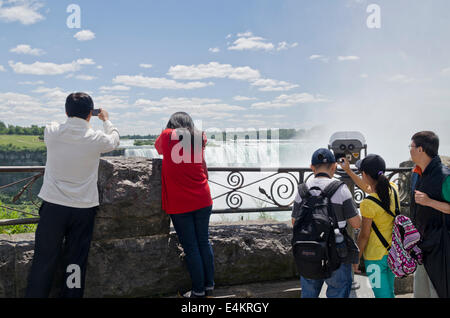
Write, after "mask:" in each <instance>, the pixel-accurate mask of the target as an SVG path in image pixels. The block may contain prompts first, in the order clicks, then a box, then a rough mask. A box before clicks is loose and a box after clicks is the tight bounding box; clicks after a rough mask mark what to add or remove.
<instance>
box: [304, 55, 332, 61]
mask: <svg viewBox="0 0 450 318" xmlns="http://www.w3.org/2000/svg"><path fill="white" fill-rule="evenodd" d="M309 59H310V60H312V61H313V60H319V61H321V62H323V63H328V61H329V60H330V59H329V58H328V57H326V56H323V55H320V54H313V55H311V56H310V57H309Z"/></svg>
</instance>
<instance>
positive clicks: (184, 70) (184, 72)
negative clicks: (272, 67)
mask: <svg viewBox="0 0 450 318" xmlns="http://www.w3.org/2000/svg"><path fill="white" fill-rule="evenodd" d="M167 74H168V75H170V76H171V77H173V78H174V79H189V80H199V79H205V78H229V79H236V80H252V79H257V78H259V77H260V76H261V75H260V74H259V71H257V70H254V69H252V68H251V67H248V66H244V67H233V66H231V65H230V64H220V63H217V62H211V63H209V64H200V65H191V66H187V65H176V66H171V67H170V69H169V72H168V73H167Z"/></svg>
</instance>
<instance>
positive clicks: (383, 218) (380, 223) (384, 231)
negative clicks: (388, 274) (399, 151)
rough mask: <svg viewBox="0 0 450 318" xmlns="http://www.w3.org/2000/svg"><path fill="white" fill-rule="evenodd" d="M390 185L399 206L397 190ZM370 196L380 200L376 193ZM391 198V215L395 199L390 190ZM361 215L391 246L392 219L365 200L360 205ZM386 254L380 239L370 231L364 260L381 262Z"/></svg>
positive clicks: (376, 205) (378, 207) (375, 205)
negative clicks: (394, 191)
mask: <svg viewBox="0 0 450 318" xmlns="http://www.w3.org/2000/svg"><path fill="white" fill-rule="evenodd" d="M391 185H392V186H393V187H394V189H395V190H396V191H397V200H398V203H399V205H400V199H399V198H398V188H397V186H396V185H395V184H394V183H392V182H391ZM370 196H372V197H374V198H376V199H378V200H380V198H379V197H378V195H377V194H376V193H372V194H370ZM390 196H391V208H390V210H391V211H392V213H394V211H395V199H394V195H393V192H392V190H390ZM360 210H361V215H362V217H364V218H368V219H372V222H375V224H376V225H377V227H378V230H379V231H380V233H381V235H383V237H384V238H385V239H386V242H388V243H389V244H391V242H392V228H393V227H394V218H393V217H392V216H391V215H389V214H388V213H387V212H386V211H385V210H383V208H382V207H380V206H379V205H378V204H376V203H375V202H373V201H371V200H367V199H365V200H364V201H362V202H361V204H360ZM387 254H388V251H387V249H386V248H385V247H384V246H383V244H382V243H381V241H380V239H379V238H378V236H377V234H376V233H375V231H374V230H373V229H371V230H370V236H369V241H368V242H367V245H366V249H365V250H364V252H363V256H364V259H366V260H370V261H376V260H381V259H382V258H383V257H384V256H385V255H387Z"/></svg>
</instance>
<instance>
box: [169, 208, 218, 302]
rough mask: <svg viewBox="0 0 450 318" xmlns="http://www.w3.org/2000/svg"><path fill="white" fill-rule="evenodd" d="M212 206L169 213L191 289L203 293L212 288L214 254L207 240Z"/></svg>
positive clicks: (196, 292) (197, 293) (199, 293)
mask: <svg viewBox="0 0 450 318" xmlns="http://www.w3.org/2000/svg"><path fill="white" fill-rule="evenodd" d="M211 211H212V206H209V207H207V208H203V209H200V210H196V211H193V212H188V213H182V214H171V215H170V218H171V219H172V223H173V226H174V228H175V231H176V232H177V235H178V239H179V241H180V243H181V246H182V247H183V250H184V253H185V254H186V263H187V266H188V270H189V274H190V276H191V280H192V291H193V292H194V293H195V294H196V295H199V296H201V295H204V294H205V290H212V289H213V288H214V255H213V250H212V247H211V244H210V242H209V218H210V216H211Z"/></svg>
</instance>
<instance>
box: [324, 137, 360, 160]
mask: <svg viewBox="0 0 450 318" xmlns="http://www.w3.org/2000/svg"><path fill="white" fill-rule="evenodd" d="M328 149H330V150H332V151H333V152H334V156H335V157H336V160H338V161H339V159H340V158H343V157H346V158H347V160H348V161H349V162H350V164H355V163H356V161H358V160H359V159H361V151H362V150H363V149H364V150H365V153H364V155H365V156H367V144H366V139H365V138H364V136H363V134H361V133H360V132H359V131H339V132H336V133H334V134H333V135H332V136H331V137H330V143H329V145H328Z"/></svg>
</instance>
